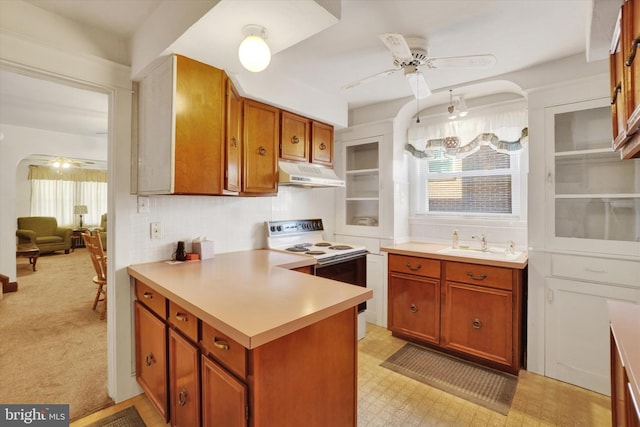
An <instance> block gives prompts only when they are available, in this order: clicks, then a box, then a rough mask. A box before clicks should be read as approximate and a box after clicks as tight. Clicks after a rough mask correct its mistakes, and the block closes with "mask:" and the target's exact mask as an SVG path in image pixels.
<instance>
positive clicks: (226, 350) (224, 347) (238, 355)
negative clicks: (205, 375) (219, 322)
mask: <svg viewBox="0 0 640 427" xmlns="http://www.w3.org/2000/svg"><path fill="white" fill-rule="evenodd" d="M201 344H202V347H203V349H204V351H205V353H207V354H210V355H211V356H212V357H213V358H214V359H216V360H218V361H219V362H220V363H222V364H223V365H224V366H225V367H226V368H227V369H229V370H231V371H233V372H235V373H236V374H237V375H239V376H240V377H241V378H246V374H247V364H246V360H247V356H246V349H245V348H244V347H243V346H241V345H240V344H238V343H237V342H235V341H234V340H232V339H231V338H229V337H228V336H226V335H225V334H223V333H222V332H220V331H218V330H217V329H216V328H214V327H213V326H210V325H208V324H206V323H204V322H203V323H202V341H201Z"/></svg>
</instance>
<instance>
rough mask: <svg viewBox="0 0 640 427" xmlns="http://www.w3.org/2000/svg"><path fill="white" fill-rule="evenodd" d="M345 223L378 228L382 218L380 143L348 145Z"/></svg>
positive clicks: (346, 156)
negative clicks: (379, 164) (379, 163)
mask: <svg viewBox="0 0 640 427" xmlns="http://www.w3.org/2000/svg"><path fill="white" fill-rule="evenodd" d="M345 150H346V152H345V159H346V168H345V181H346V182H345V187H346V192H347V197H346V198H345V202H346V212H347V213H346V218H345V220H346V223H347V224H348V225H356V226H365V227H376V226H377V225H378V222H379V221H380V212H379V211H380V189H379V183H380V169H379V168H378V142H377V141H374V142H368V143H364V144H359V145H349V146H347V147H345Z"/></svg>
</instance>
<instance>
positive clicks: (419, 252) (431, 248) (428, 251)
mask: <svg viewBox="0 0 640 427" xmlns="http://www.w3.org/2000/svg"><path fill="white" fill-rule="evenodd" d="M447 247H448V246H447V245H442V244H437V243H416V242H409V243H400V244H397V245H393V246H387V247H384V248H380V250H381V251H384V252H388V253H390V254H397V255H408V256H416V257H422V258H431V259H439V260H442V261H456V262H466V263H470V264H482V265H492V266H494V267H506V268H515V269H523V268H525V267H526V266H527V262H528V257H527V253H526V252H523V253H522V254H521V255H520V256H518V257H517V258H514V259H509V260H507V259H504V260H501V259H491V258H483V257H480V256H478V257H474V252H473V251H469V255H468V256H466V255H454V254H448V253H440V252H439V251H441V250H443V249H446V248H447Z"/></svg>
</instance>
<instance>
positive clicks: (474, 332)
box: [442, 282, 513, 366]
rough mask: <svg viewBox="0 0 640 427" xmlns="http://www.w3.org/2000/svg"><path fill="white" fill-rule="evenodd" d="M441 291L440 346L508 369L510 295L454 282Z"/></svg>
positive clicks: (510, 318)
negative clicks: (443, 300)
mask: <svg viewBox="0 0 640 427" xmlns="http://www.w3.org/2000/svg"><path fill="white" fill-rule="evenodd" d="M445 287H446V289H445V294H446V301H445V304H444V308H443V311H442V317H443V324H442V327H443V333H442V345H443V346H444V347H445V348H448V349H451V350H456V351H461V352H463V353H467V354H471V355H474V356H477V357H481V358H483V359H487V360H491V361H493V362H496V363H500V364H502V365H506V366H511V364H512V362H513V336H512V335H513V334H512V331H513V327H512V326H513V325H512V322H513V318H512V315H511V300H512V296H511V292H509V291H504V290H501V289H492V288H484V287H480V286H475V285H468V284H464V283H455V282H446V283H445Z"/></svg>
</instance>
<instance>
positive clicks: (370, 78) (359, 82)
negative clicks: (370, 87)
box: [342, 68, 402, 89]
mask: <svg viewBox="0 0 640 427" xmlns="http://www.w3.org/2000/svg"><path fill="white" fill-rule="evenodd" d="M400 70H402V68H392V69H390V70H386V71H382V72H381V73H377V74H374V75H372V76H369V77H365V78H363V79H360V80H356V81H355V82H351V83H349V84H347V85H345V86H343V87H342V88H343V89H351V88H353V87H356V86H359V85H361V84H364V83H369V82H372V81H374V80H378V79H379V78H381V77H385V76H388V75H390V74H393V73H395V72H398V71H400Z"/></svg>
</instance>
